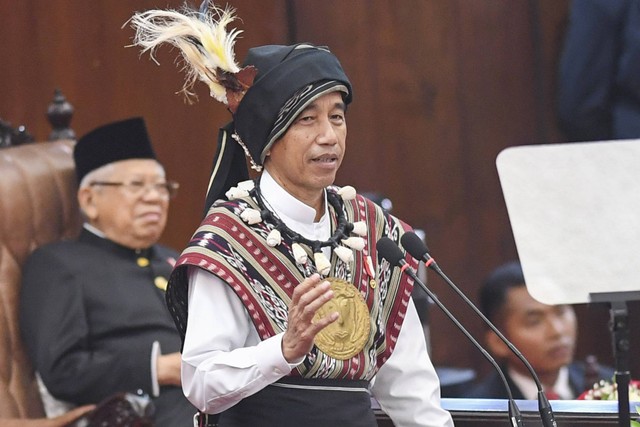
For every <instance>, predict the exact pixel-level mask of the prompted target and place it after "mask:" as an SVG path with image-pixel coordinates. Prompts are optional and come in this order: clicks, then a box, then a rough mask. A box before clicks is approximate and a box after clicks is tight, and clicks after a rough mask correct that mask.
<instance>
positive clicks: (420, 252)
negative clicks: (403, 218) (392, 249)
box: [400, 231, 429, 259]
mask: <svg viewBox="0 0 640 427" xmlns="http://www.w3.org/2000/svg"><path fill="white" fill-rule="evenodd" d="M400 242H402V246H403V247H404V248H405V249H406V251H407V252H409V253H410V254H411V256H412V257H414V258H415V259H423V258H424V256H425V255H427V253H429V248H427V245H426V244H425V243H424V242H423V241H422V239H421V238H420V237H418V235H417V234H416V233H414V232H413V231H409V232H406V233H404V234H403V235H402V237H401V238H400Z"/></svg>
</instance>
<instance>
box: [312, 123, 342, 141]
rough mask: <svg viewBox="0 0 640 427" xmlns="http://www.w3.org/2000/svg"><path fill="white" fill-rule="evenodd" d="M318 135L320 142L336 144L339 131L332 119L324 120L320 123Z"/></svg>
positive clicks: (317, 138) (317, 139)
mask: <svg viewBox="0 0 640 427" xmlns="http://www.w3.org/2000/svg"><path fill="white" fill-rule="evenodd" d="M318 127H319V129H318V136H317V137H316V141H317V142H318V144H330V145H334V144H337V143H338V133H337V130H336V128H335V126H334V125H333V123H331V121H329V120H328V119H327V120H322V121H320V123H319V124H318Z"/></svg>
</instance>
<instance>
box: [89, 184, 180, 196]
mask: <svg viewBox="0 0 640 427" xmlns="http://www.w3.org/2000/svg"><path fill="white" fill-rule="evenodd" d="M89 185H90V186H94V185H102V186H107V187H122V188H123V189H124V190H125V191H126V192H127V193H129V194H130V195H131V196H134V197H140V196H142V195H143V194H146V193H147V192H148V191H149V190H155V191H156V192H157V193H158V194H159V195H160V196H162V197H165V198H169V199H172V198H174V197H175V196H176V194H178V188H180V184H178V183H177V182H175V181H166V182H144V181H129V182H114V181H92V182H90V183H89Z"/></svg>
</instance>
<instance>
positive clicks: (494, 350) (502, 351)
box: [485, 331, 511, 359]
mask: <svg viewBox="0 0 640 427" xmlns="http://www.w3.org/2000/svg"><path fill="white" fill-rule="evenodd" d="M485 342H486V344H487V347H488V348H489V352H490V353H491V354H493V356H494V357H496V358H498V359H505V358H506V357H507V356H508V355H509V353H510V352H511V350H509V347H507V345H506V344H505V343H504V342H502V340H501V339H500V337H498V335H496V334H495V332H493V331H487V332H485Z"/></svg>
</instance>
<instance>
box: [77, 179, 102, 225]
mask: <svg viewBox="0 0 640 427" xmlns="http://www.w3.org/2000/svg"><path fill="white" fill-rule="evenodd" d="M94 196H95V194H94V192H93V189H91V188H90V187H82V188H80V189H79V190H78V205H79V206H80V210H81V211H82V212H83V213H84V214H85V216H86V217H87V219H89V220H94V219H96V218H97V217H98V208H97V207H96V204H95V198H94Z"/></svg>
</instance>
